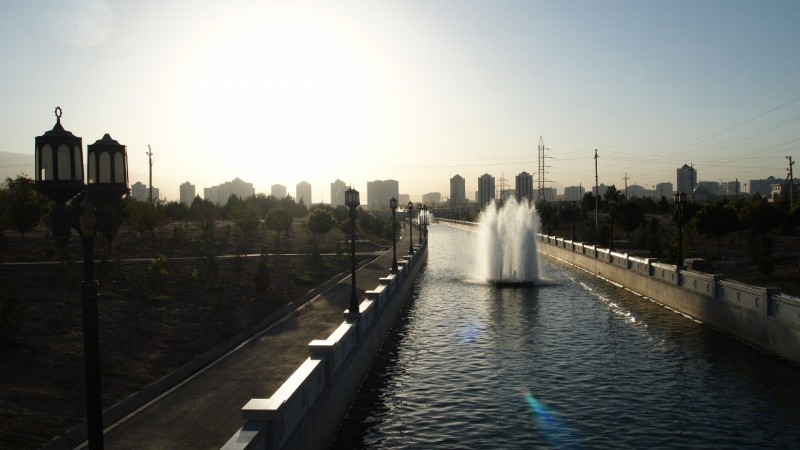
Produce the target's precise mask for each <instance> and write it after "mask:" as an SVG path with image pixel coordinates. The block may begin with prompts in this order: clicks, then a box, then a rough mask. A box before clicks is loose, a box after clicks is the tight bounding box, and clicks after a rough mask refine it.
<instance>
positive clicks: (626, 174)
mask: <svg viewBox="0 0 800 450" xmlns="http://www.w3.org/2000/svg"><path fill="white" fill-rule="evenodd" d="M623 180H625V198H628V172H625V178H623Z"/></svg>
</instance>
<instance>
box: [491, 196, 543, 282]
mask: <svg viewBox="0 0 800 450" xmlns="http://www.w3.org/2000/svg"><path fill="white" fill-rule="evenodd" d="M537 222H538V216H537V214H536V208H534V207H533V206H532V205H528V202H527V201H525V200H523V201H522V202H517V201H516V200H515V199H513V198H512V199H509V200H508V201H507V202H506V203H505V205H504V206H502V207H500V208H495V207H494V206H489V207H487V208H486V209H485V210H484V212H483V213H482V214H481V217H480V221H479V225H480V226H479V230H478V252H477V257H478V261H477V264H476V265H475V267H477V268H478V270H479V272H478V278H480V279H484V280H486V281H487V282H491V283H497V282H500V283H530V282H534V281H537V280H538V279H539V255H538V253H537V252H536V228H537V227H536V223H537Z"/></svg>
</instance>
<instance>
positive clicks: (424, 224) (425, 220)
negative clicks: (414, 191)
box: [422, 205, 430, 242]
mask: <svg viewBox="0 0 800 450" xmlns="http://www.w3.org/2000/svg"><path fill="white" fill-rule="evenodd" d="M422 212H423V214H422V216H423V222H422V227H423V228H422V229H423V230H424V231H425V242H427V241H428V217H430V216H428V205H422Z"/></svg>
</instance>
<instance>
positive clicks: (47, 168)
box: [39, 144, 53, 181]
mask: <svg viewBox="0 0 800 450" xmlns="http://www.w3.org/2000/svg"><path fill="white" fill-rule="evenodd" d="M41 150H42V151H41V156H40V157H39V158H40V161H39V163H40V165H39V170H40V172H39V179H40V180H42V181H50V180H52V179H53V147H50V145H49V144H46V145H44V146H43V147H42V149H41Z"/></svg>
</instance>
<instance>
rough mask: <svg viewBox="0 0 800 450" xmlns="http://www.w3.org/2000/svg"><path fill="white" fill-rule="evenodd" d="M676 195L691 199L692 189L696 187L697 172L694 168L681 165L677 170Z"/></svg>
mask: <svg viewBox="0 0 800 450" xmlns="http://www.w3.org/2000/svg"><path fill="white" fill-rule="evenodd" d="M677 177H678V193H679V194H686V195H687V196H689V197H691V195H692V192H693V191H694V187H695V186H697V171H696V170H695V169H694V167H690V166H687V165H686V164H684V165H683V167H681V168H680V169H678V170H677Z"/></svg>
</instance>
